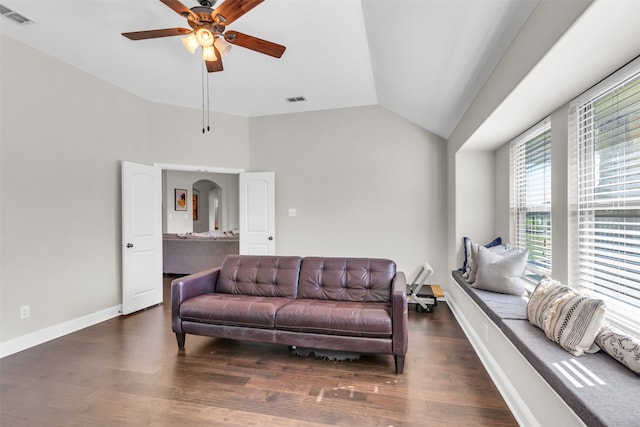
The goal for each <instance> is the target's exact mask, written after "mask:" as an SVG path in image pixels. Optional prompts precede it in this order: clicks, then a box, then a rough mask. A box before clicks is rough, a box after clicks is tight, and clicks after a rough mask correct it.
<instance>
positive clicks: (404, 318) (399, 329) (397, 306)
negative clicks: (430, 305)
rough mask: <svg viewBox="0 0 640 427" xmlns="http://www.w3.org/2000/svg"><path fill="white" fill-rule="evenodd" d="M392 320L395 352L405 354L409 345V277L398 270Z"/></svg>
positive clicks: (393, 295) (392, 291)
mask: <svg viewBox="0 0 640 427" xmlns="http://www.w3.org/2000/svg"><path fill="white" fill-rule="evenodd" d="M391 321H392V322H393V354H395V355H405V354H406V353H407V347H408V345H409V309H408V306H407V278H406V276H405V274H404V273H403V272H402V271H398V272H396V275H395V277H394V278H393V283H392V285H391Z"/></svg>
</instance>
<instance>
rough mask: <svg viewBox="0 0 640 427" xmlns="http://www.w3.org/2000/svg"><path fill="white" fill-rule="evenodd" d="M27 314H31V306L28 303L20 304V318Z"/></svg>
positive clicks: (27, 315) (25, 316)
mask: <svg viewBox="0 0 640 427" xmlns="http://www.w3.org/2000/svg"><path fill="white" fill-rule="evenodd" d="M29 316H31V307H30V306H28V305H22V306H20V318H21V319H26V318H27V317H29Z"/></svg>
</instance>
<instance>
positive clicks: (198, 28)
mask: <svg viewBox="0 0 640 427" xmlns="http://www.w3.org/2000/svg"><path fill="white" fill-rule="evenodd" d="M160 1H161V2H162V3H164V4H165V5H167V6H168V7H170V8H171V9H173V10H174V11H175V12H177V13H178V14H180V15H181V16H183V17H185V18H187V23H188V24H189V26H190V27H191V29H188V28H165V29H161V30H149V31H135V32H130V33H122V35H123V36H125V37H126V38H128V39H130V40H144V39H153V38H158V37H171V36H186V37H184V38H183V39H182V43H183V44H184V46H185V48H187V50H189V51H190V52H191V53H194V52H195V50H196V49H197V48H198V47H202V59H204V61H205V63H206V65H207V71H208V72H210V73H212V72H215V71H222V70H223V68H222V59H221V57H222V55H223V54H224V53H226V51H228V50H229V48H230V47H231V46H230V44H232V45H237V46H241V47H244V48H246V49H251V50H253V51H256V52H260V53H263V54H265V55H270V56H273V57H275V58H280V57H281V56H282V54H283V53H284V50H285V49H286V47H285V46H282V45H279V44H276V43H273V42H270V41H267V40H262V39H259V38H257V37H253V36H250V35H247V34H243V33H240V32H237V31H226V27H227V25H229V24H231V23H233V22H234V21H235V20H236V19H238V18H240V17H241V16H242V15H244V14H245V13H247V12H249V11H250V10H251V9H253V8H254V7H256V6H257V5H259V4H260V3H262V2H263V1H264V0H225V1H224V3H222V4H221V5H220V6H218V7H217V8H215V9H213V6H214V5H215V3H216V1H217V0H212V1H210V0H198V1H199V3H200V6H196V7H192V8H191V9H189V8H188V7H186V6H185V5H184V4H182V3H181V2H180V1H178V0H160Z"/></svg>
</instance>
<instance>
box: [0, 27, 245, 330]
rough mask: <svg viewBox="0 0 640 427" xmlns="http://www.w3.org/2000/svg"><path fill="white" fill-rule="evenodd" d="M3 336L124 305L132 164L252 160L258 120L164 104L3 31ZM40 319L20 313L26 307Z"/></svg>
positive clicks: (237, 163)
mask: <svg viewBox="0 0 640 427" xmlns="http://www.w3.org/2000/svg"><path fill="white" fill-rule="evenodd" d="M0 51H1V52H2V55H1V57H0V61H1V62H0V65H1V71H2V72H1V73H0V74H1V75H0V78H1V80H0V88H1V90H2V93H1V96H0V122H1V124H2V126H1V133H0V144H1V147H0V154H1V155H0V162H1V164H0V166H1V168H0V171H1V172H0V173H1V176H0V178H1V179H0V185H1V188H0V192H1V194H2V197H1V200H2V201H1V203H2V204H1V205H0V235H1V239H0V241H1V247H0V299H1V301H0V325H1V326H0V327H1V330H0V343H4V342H6V341H7V340H10V339H12V338H16V337H21V336H26V335H28V334H31V333H34V332H37V331H40V330H42V329H44V328H50V327H52V326H54V325H65V324H67V323H68V322H73V321H74V320H75V319H79V318H83V317H86V316H90V315H92V314H93V313H96V312H100V311H101V310H108V309H111V308H113V307H116V306H118V305H119V304H120V303H121V299H122V297H121V294H122V293H121V249H120V246H121V220H120V217H121V215H120V203H121V202H120V162H121V161H122V160H130V161H134V162H139V163H145V164H149V165H150V164H152V163H154V162H158V163H165V164H189V165H199V164H203V163H204V164H211V163H215V165H216V166H220V167H228V168H239V169H248V167H249V155H248V153H249V141H248V120H247V119H245V118H240V117H234V116H227V115H219V114H216V115H214V117H213V120H212V122H213V125H214V132H211V133H210V134H207V135H206V136H203V135H202V131H201V129H202V128H201V124H199V121H200V120H201V117H202V116H201V112H200V111H196V110H189V109H181V108H174V107H170V106H166V105H161V104H154V103H150V102H147V101H144V100H141V99H139V98H136V97H134V96H132V95H131V94H129V93H127V92H125V91H122V90H120V89H117V88H115V87H113V86H110V85H109V84H107V83H104V82H102V81H100V80H98V79H96V78H94V77H91V76H89V75H87V74H86V73H84V72H81V71H79V70H77V69H75V68H72V67H70V66H68V65H66V64H64V63H61V62H59V61H57V60H54V59H53V58H51V57H49V56H47V55H45V54H42V53H40V52H38V51H36V50H33V49H31V48H29V47H27V46H24V45H22V44H20V43H18V42H15V41H14V40H12V39H9V38H7V37H5V36H0ZM27 304H28V305H30V306H31V317H29V318H28V319H24V320H20V319H19V307H20V306H22V305H27Z"/></svg>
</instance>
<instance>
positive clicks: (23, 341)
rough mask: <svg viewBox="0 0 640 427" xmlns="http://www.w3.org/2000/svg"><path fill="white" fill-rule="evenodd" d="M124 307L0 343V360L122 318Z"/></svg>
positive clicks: (115, 307) (110, 309)
mask: <svg viewBox="0 0 640 427" xmlns="http://www.w3.org/2000/svg"><path fill="white" fill-rule="evenodd" d="M121 312H122V305H116V306H114V307H110V308H106V309H104V310H100V311H96V312H95V313H91V314H87V315H86V316H82V317H78V318H76V319H72V320H69V321H66V322H63V323H59V324H57V325H53V326H49V327H47V328H44V329H40V330H39V331H35V332H31V333H29V334H26V335H22V336H20V337H17V338H13V339H10V340H8V341H5V342H2V343H0V358H3V357H6V356H9V355H12V354H14V353H18V352H20V351H23V350H26V349H28V348H31V347H35V346H37V345H39V344H42V343H45V342H47V341H51V340H53V339H56V338H60V337H62V336H64V335H67V334H70V333H72V332H75V331H79V330H80V329H84V328H87V327H89V326H93V325H95V324H98V323H100V322H104V321H105V320H109V319H113V318H114V317H118V316H120V314H121Z"/></svg>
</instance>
